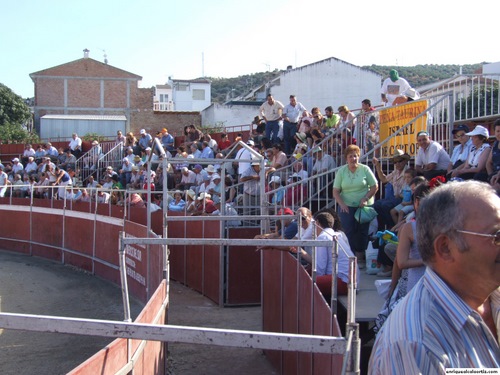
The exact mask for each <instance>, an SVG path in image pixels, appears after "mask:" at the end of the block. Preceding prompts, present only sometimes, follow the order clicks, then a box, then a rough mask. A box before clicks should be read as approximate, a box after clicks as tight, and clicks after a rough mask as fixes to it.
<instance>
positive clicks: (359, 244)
mask: <svg viewBox="0 0 500 375" xmlns="http://www.w3.org/2000/svg"><path fill="white" fill-rule="evenodd" d="M344 156H345V158H346V161H347V164H346V165H344V166H342V167H341V168H339V170H338V171H337V173H336V174H335V180H334V182H333V197H334V198H335V201H336V202H337V207H338V211H339V217H340V221H341V223H342V226H343V227H344V232H345V234H346V235H347V238H348V240H349V245H350V246H351V249H352V250H353V252H354V253H355V255H356V256H357V257H358V260H359V259H364V252H365V250H366V247H367V246H368V229H369V227H370V223H364V224H360V223H358V222H357V221H356V219H355V218H354V213H355V212H356V210H357V209H358V208H360V207H364V206H371V205H372V204H373V201H374V200H373V196H374V195H375V193H376V192H377V190H378V184H377V179H376V177H375V175H374V174H373V172H372V170H371V169H370V168H369V167H368V166H366V165H364V164H360V163H359V157H360V149H359V147H358V146H356V145H349V146H347V147H346V149H345V151H344ZM361 267H362V264H360V268H361Z"/></svg>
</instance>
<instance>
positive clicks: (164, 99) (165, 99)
mask: <svg viewBox="0 0 500 375" xmlns="http://www.w3.org/2000/svg"><path fill="white" fill-rule="evenodd" d="M160 102H161V103H165V102H168V94H160Z"/></svg>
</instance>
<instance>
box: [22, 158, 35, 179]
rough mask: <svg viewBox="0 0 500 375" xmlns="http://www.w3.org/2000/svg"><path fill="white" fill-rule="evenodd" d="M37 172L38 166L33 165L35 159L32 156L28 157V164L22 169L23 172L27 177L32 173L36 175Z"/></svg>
mask: <svg viewBox="0 0 500 375" xmlns="http://www.w3.org/2000/svg"><path fill="white" fill-rule="evenodd" d="M37 170H38V164H37V163H35V158H34V157H33V156H30V157H28V163H27V164H26V167H25V168H24V172H26V173H27V174H29V175H32V174H34V173H37Z"/></svg>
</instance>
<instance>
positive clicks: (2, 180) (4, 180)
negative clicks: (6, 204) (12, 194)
mask: <svg viewBox="0 0 500 375" xmlns="http://www.w3.org/2000/svg"><path fill="white" fill-rule="evenodd" d="M3 170H4V166H3V164H0V198H3V197H5V193H6V192H7V185H10V181H9V176H7V173H5V172H4V171H3Z"/></svg>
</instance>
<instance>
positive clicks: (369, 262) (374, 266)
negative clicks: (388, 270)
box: [365, 241, 382, 275]
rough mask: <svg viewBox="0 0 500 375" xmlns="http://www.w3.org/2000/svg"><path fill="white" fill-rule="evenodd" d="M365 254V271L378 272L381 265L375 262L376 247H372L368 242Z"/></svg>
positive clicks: (374, 273) (369, 273)
mask: <svg viewBox="0 0 500 375" xmlns="http://www.w3.org/2000/svg"><path fill="white" fill-rule="evenodd" d="M365 256H366V273H367V274H368V275H376V274H377V273H378V272H380V271H381V270H382V265H381V264H380V263H379V262H377V256H378V249H374V248H373V245H372V243H371V241H370V242H368V247H367V248H366V251H365Z"/></svg>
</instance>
